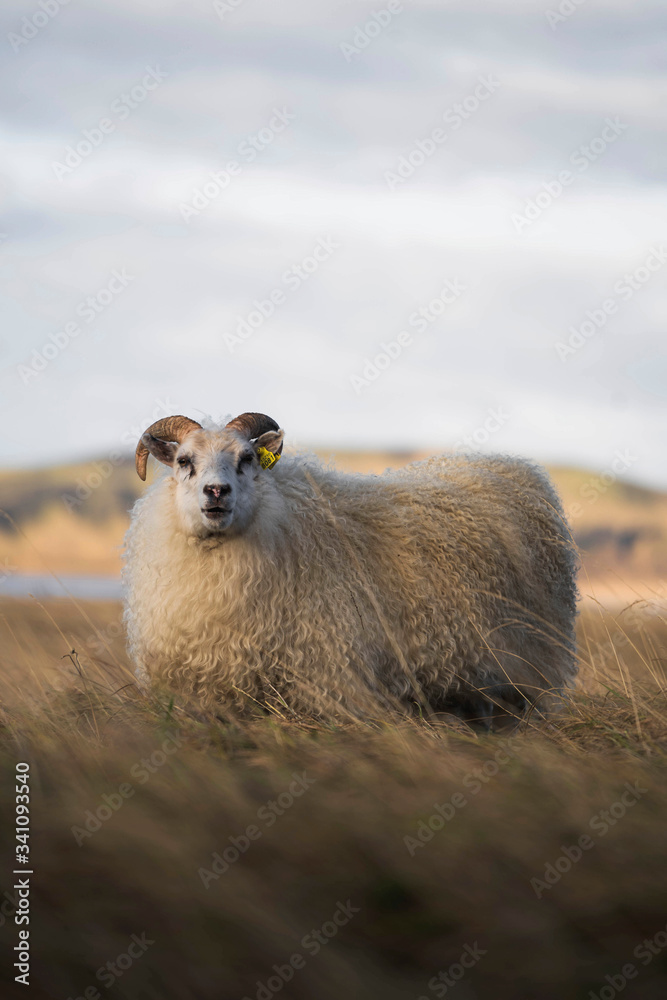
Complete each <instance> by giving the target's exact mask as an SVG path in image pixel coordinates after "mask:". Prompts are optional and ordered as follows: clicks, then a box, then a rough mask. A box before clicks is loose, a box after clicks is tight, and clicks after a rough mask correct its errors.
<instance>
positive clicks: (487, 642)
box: [125, 456, 576, 716]
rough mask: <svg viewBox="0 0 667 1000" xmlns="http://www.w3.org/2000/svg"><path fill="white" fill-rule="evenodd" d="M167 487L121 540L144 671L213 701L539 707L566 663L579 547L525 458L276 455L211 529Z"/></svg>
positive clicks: (325, 709)
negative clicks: (187, 516)
mask: <svg viewBox="0 0 667 1000" xmlns="http://www.w3.org/2000/svg"><path fill="white" fill-rule="evenodd" d="M175 488H176V484H175V482H174V480H173V479H172V478H171V477H168V476H167V477H165V478H164V479H162V480H161V481H159V482H158V483H157V484H156V485H155V486H154V487H152V489H151V490H150V491H149V492H148V494H147V495H146V496H145V497H144V498H143V499H142V500H140V501H139V502H138V504H137V506H136V508H135V511H134V515H133V522H132V526H131V528H130V531H129V533H128V538H127V551H126V569H125V583H126V588H127V612H126V617H127V622H128V628H129V636H130V645H131V652H132V655H133V657H134V659H135V662H136V664H137V667H138V669H139V671H140V672H141V673H143V674H145V675H147V676H148V678H149V679H151V680H155V681H158V682H161V683H166V684H167V685H168V686H170V687H172V688H174V687H175V688H178V689H179V690H181V691H184V692H187V693H192V694H196V695H198V696H200V697H201V698H203V699H204V700H205V702H207V703H208V704H211V705H213V704H225V703H229V702H230V701H232V702H236V703H239V702H246V703H247V702H248V696H250V698H251V699H256V700H257V701H259V702H264V701H266V700H267V699H269V700H271V699H273V700H274V702H275V701H276V696H278V697H279V699H280V700H282V701H283V702H284V703H286V704H287V705H289V706H290V707H291V708H293V709H294V710H295V711H297V712H303V713H316V714H332V713H335V711H336V709H337V708H339V709H340V710H341V711H350V712H352V713H355V714H360V713H365V712H369V711H372V706H373V704H375V705H376V706H377V704H378V702H379V703H380V704H384V705H387V704H394V705H396V704H398V705H402V706H404V707H405V708H406V709H409V707H410V706H413V707H414V706H415V705H416V704H418V703H420V702H421V703H422V706H424V705H425V704H428V705H429V706H430V707H431V708H432V709H434V710H445V711H447V710H452V709H453V710H457V709H459V710H462V711H463V712H464V714H465V713H466V712H467V713H468V714H469V715H472V716H481V715H484V714H485V713H486V711H487V709H488V707H489V705H491V704H496V705H504V706H505V707H508V706H515V707H519V708H520V707H524V706H525V704H526V702H527V703H531V702H538V705H539V706H540V707H542V706H544V708H548V702H549V700H550V696H549V694H548V692H558V691H561V690H562V689H563V688H564V687H566V686H567V685H568V683H570V682H571V681H572V679H573V678H574V676H575V673H576V666H575V656H574V621H575V615H576V606H575V605H576V588H575V582H574V579H575V568H576V558H575V553H574V549H573V546H572V544H571V542H570V539H569V534H568V531H567V528H566V526H565V524H564V520H563V515H562V512H561V508H560V503H559V500H558V498H557V496H556V494H555V492H554V490H553V488H552V486H551V484H550V482H549V480H548V478H547V477H546V474H544V473H543V472H542V471H541V470H539V469H537V468H535V467H534V466H531V465H529V464H528V463H525V462H522V461H518V460H515V459H508V458H482V457H478V456H453V457H439V458H433V459H431V460H429V461H427V462H424V463H418V464H415V465H412V466H409V467H408V468H406V469H403V470H400V471H397V472H388V473H385V474H384V475H382V476H362V475H349V474H343V473H340V472H337V471H334V470H332V469H330V468H328V467H323V466H322V465H321V464H319V463H318V462H317V461H316V460H314V459H313V460H311V459H305V458H302V457H290V456H285V457H283V459H282V461H280V462H279V463H278V464H277V465H276V467H275V468H274V469H272V470H271V472H270V473H262V474H261V477H260V481H259V483H258V490H259V497H260V502H259V507H258V513H257V516H255V518H254V520H253V521H252V523H251V525H250V526H249V528H248V529H247V530H246V531H245V532H244V533H243V534H242V535H240V536H238V537H233V538H222V539H217V538H211V539H206V538H205V539H201V538H193V537H189V536H188V535H186V534H185V533H184V532H183V530H182V529H181V527H180V524H179V519H178V516H177V511H176V505H175V503H174V490H175ZM480 691H483V692H484V693H483V694H479V693H478V692H480ZM524 698H525V699H526V700H525V701H524Z"/></svg>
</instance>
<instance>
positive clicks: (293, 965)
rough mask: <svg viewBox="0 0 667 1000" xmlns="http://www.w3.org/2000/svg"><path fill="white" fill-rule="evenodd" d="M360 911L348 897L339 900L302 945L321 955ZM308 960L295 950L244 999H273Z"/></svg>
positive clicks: (302, 940) (312, 952)
mask: <svg viewBox="0 0 667 1000" xmlns="http://www.w3.org/2000/svg"><path fill="white" fill-rule="evenodd" d="M360 912H361V910H360V908H359V907H358V906H353V905H352V901H351V900H349V899H348V900H347V901H346V902H345V903H342V902H340V900H339V901H338V903H337V904H336V910H335V911H334V913H333V915H332V917H331V919H330V920H325V921H324V923H323V924H322V926H321V927H318V928H313V929H311V930H310V931H309V932H308V934H304V936H303V937H302V938H301V947H302V948H303V950H304V951H305V952H307V953H308V955H310V956H312V957H314V956H315V955H319V953H320V951H321V950H322V948H325V947H326V946H327V945H328V944H329V942H330V941H332V940H333V939H334V938H335V937H336V935H337V934H338V932H339V931H340V929H341V927H345V926H346V924H349V922H350V920H352V918H353V917H354V916H355V915H356V914H357V913H360ZM307 960H308V959H307V957H306V956H305V955H304V954H303V953H302V952H300V951H295V952H294V954H292V955H290V957H289V959H287V961H286V962H285V964H284V965H278V964H276V965H274V966H272V971H273V975H272V976H269V978H268V979H267V980H266V981H265V982H262V980H260V979H258V980H257V991H256V992H255V995H254V997H249V996H248V995H247V994H246V996H244V997H243V1000H271V998H272V997H274V996H275V995H276V993H280V991H281V990H282V989H283V987H284V986H285V984H286V983H289V982H291V981H292V979H294V975H295V973H296V972H299V971H300V970H301V969H304V968H305V967H306V962H307Z"/></svg>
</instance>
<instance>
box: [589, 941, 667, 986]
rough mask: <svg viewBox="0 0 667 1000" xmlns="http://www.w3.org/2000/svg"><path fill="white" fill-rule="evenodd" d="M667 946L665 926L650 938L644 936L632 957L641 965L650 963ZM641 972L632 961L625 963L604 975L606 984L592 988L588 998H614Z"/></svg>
mask: <svg viewBox="0 0 667 1000" xmlns="http://www.w3.org/2000/svg"><path fill="white" fill-rule="evenodd" d="M665 948H667V927H665V928H664V929H663V930H659V931H658V932H657V934H654V935H653V937H652V938H644V940H643V941H642V943H641V944H638V945H637V947H636V948H635V949H634V951H633V952H632V954H633V957H634V958H636V959H638V960H639V961H640V962H641V964H642V965H643V966H647V965H650V964H651V962H652V961H653V959H654V958H656V957H657V956H658V955H660V954H661V953H662V952H663V951H664V950H665ZM640 972H641V970H640V969H638V968H637V966H636V965H635V964H634V963H633V962H626V964H625V965H624V966H623V967H622V968H621V969H620V970H619V971H618V972H617V973H615V974H614V975H606V976H605V977H604V978H605V979H606V981H607V982H606V984H605V985H604V986H602V987H601V988H600V989H599V990H598V992H597V993H595V992H594V991H593V990H591V991H590V993H589V994H588V1000H614V997H616V996H618V994H619V993H620V992H621V991H622V990H624V989H625V987H626V986H627V985H628V983H629V982H630V981H631V980H632V979H636V978H637V977H638V975H639V973H640Z"/></svg>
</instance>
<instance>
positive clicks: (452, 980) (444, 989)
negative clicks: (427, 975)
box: [417, 941, 488, 1000]
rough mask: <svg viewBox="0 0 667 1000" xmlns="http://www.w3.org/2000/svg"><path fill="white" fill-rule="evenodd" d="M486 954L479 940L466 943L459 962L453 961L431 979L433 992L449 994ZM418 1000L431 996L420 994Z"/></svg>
mask: <svg viewBox="0 0 667 1000" xmlns="http://www.w3.org/2000/svg"><path fill="white" fill-rule="evenodd" d="M486 954H488V951H487V949H486V948H480V946H479V943H478V942H477V941H475V942H474V943H473V944H467V945H465V947H464V949H463V951H462V952H461V955H460V957H459V960H458V962H452V964H451V965H450V966H449V967H448V968H447V969H441V971H440V972H439V973H438V974H437V975H436V976H433V978H432V979H429V981H428V988H429V990H430V991H431V993H434V994H435V996H436V997H445V996H447V993H448V992H449V990H451V989H453V988H454V986H456V984H457V983H460V982H461V980H462V979H463V977H464V976H465V974H466V972H468V971H469V970H470V969H472V968H474V967H475V966H476V965H477V963H478V962H479V961H480V959H482V958H484V956H485V955H486ZM417 1000H429V998H428V997H425V996H420V997H418V998H417Z"/></svg>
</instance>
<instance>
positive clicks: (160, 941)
mask: <svg viewBox="0 0 667 1000" xmlns="http://www.w3.org/2000/svg"><path fill="white" fill-rule="evenodd" d="M119 615H120V609H119V608H118V607H117V606H116V605H113V604H100V605H85V606H75V605H74V604H73V603H71V602H66V601H62V602H50V603H49V604H48V605H44V606H40V605H38V604H36V603H35V602H19V601H12V602H9V601H8V602H4V603H2V604H0V650H1V651H0V662H1V666H2V672H3V699H2V703H3V706H4V709H3V712H2V714H1V715H0V746H1V751H2V753H1V756H0V764H1V770H0V773H1V774H2V782H3V792H4V795H3V800H2V804H3V816H4V817H6V820H7V821H6V822H4V823H3V824H2V834H1V835H0V840H1V841H2V845H1V846H2V857H3V859H7V864H6V868H5V870H7V868H9V866H10V865H11V859H12V854H13V827H12V823H11V808H12V805H11V804H12V801H13V768H14V764H15V762H16V761H17V760H28V761H29V762H30V764H31V769H32V774H33V778H32V781H33V800H32V839H31V848H32V852H33V854H32V856H33V861H34V868H35V876H34V877H33V893H32V907H33V920H32V923H31V932H32V933H31V940H32V942H33V982H34V983H35V984H36V985H35V986H34V987H33V988H31V990H30V991H25V990H24V989H23V988H21V992H19V987H15V992H12V986H11V985H10V986H9V987H8V990H7V992H3V994H2V995H3V997H4V996H14V995H16V996H20V995H26V994H27V995H29V996H30V995H31V996H38V997H40V996H45V997H54V998H62V1000H65V998H67V997H72V998H74V997H80V996H84V995H85V994H84V991H85V989H86V987H88V986H90V985H91V984H92V985H95V984H96V985H97V987H98V988H99V991H100V994H101V995H102V996H106V995H107V993H108V994H109V995H110V996H114V995H115V996H117V997H122V998H124V1000H125V998H126V1000H135V998H136V1000H144V998H154V1000H172V998H173V1000H227V998H229V1000H233V998H238V1000H241V998H243V997H250V998H253V1000H254V998H256V997H257V996H258V992H259V996H260V997H263V1000H267V996H268V994H267V993H266V992H264V993H263V992H262V991H261V990H259V987H258V982H259V983H261V984H265V983H266V982H267V980H268V979H269V978H270V977H271V976H275V975H276V972H275V970H274V969H273V966H274V965H277V966H279V967H284V966H285V965H286V963H289V960H290V957H291V956H292V955H294V954H295V953H300V954H301V955H302V956H303V958H304V961H305V965H304V967H303V968H301V969H299V970H298V971H296V972H295V973H294V975H293V978H291V980H290V982H289V983H288V984H287V985H285V986H283V987H282V988H281V990H280V991H279V992H280V995H282V996H284V997H289V998H290V1000H306V998H308V1000H314V998H317V1000H328V998H339V997H341V996H345V997H349V998H357V997H358V998H364V1000H365V998H369V1000H371V998H373V1000H375V998H387V1000H394V998H397V1000H398V998H415V1000H417V998H418V997H428V998H429V1000H430V998H432V997H435V996H443V995H445V994H444V993H442V985H440V986H439V987H438V990H437V991H436V990H434V989H432V988H429V980H432V978H433V977H434V976H436V975H437V974H438V972H439V971H440V970H443V971H444V970H447V969H448V968H449V967H450V966H451V965H452V963H455V962H457V961H458V959H459V957H460V956H461V954H462V952H463V950H464V947H465V946H466V945H470V946H472V947H473V948H474V947H475V943H477V944H478V946H479V948H480V949H482V950H483V951H484V952H485V954H484V955H483V957H481V959H480V960H479V961H478V962H477V963H476V964H475V965H474V967H473V968H471V969H470V970H469V971H467V972H466V974H465V977H464V979H463V981H462V982H461V983H460V984H458V985H457V986H456V988H455V989H453V993H452V995H453V996H455V997H457V998H460V1000H470V998H484V1000H486V998H494V1000H495V998H505V997H508V998H509V997H511V998H519V1000H521V998H526V1000H534V998H538V997H539V998H540V1000H551V998H554V1000H555V998H568V1000H569V998H572V1000H578V998H582V1000H583V998H585V997H586V998H587V997H589V993H590V991H591V990H592V991H593V992H594V995H596V996H598V995H599V991H600V990H601V989H602V988H603V987H604V986H605V985H608V982H607V980H606V979H605V976H615V975H617V974H618V972H619V970H620V969H621V967H622V966H623V965H626V964H627V963H628V962H630V963H633V964H634V965H635V966H636V967H637V969H638V976H637V978H636V979H634V980H632V981H631V982H630V983H629V985H628V986H627V987H626V988H625V990H624V995H625V996H627V997H629V998H630V997H632V998H634V997H636V998H638V1000H652V998H656V1000H657V998H658V997H660V998H662V997H664V996H665V995H667V949H666V950H665V951H664V952H661V953H660V954H657V955H656V956H655V957H653V958H652V960H651V961H650V963H648V964H647V965H644V964H643V963H642V960H641V959H640V958H638V957H636V956H634V955H633V952H634V950H635V949H636V948H637V947H638V946H639V947H641V943H642V941H643V940H644V939H647V938H648V939H653V938H654V937H655V935H656V934H659V933H660V932H661V931H664V929H665V926H666V925H667V867H666V866H665V836H664V831H665V829H667V790H666V789H665V763H666V762H667V713H666V711H665V690H666V685H665V663H666V661H667V622H665V619H664V616H663V615H662V614H661V612H660V609H659V608H657V607H655V606H646V605H645V604H642V605H635V606H633V607H631V608H628V609H626V610H625V611H624V612H623V613H621V614H620V615H611V614H608V613H606V612H604V611H602V610H601V609H596V610H590V609H589V610H587V612H586V614H585V615H584V617H583V618H582V621H581V626H580V646H581V655H582V676H581V685H580V686H579V688H578V689H577V691H576V692H575V693H574V695H573V696H572V698H571V699H570V701H569V702H568V704H567V706H566V707H565V709H564V711H563V714H562V716H561V717H560V718H559V719H558V720H556V721H554V722H552V723H549V724H539V723H537V722H536V721H529V722H528V723H527V724H526V725H525V726H523V728H522V729H521V730H519V731H518V732H516V733H514V734H512V735H508V736H492V737H490V736H486V735H480V734H479V733H476V732H473V731H471V730H468V729H467V728H464V727H456V726H447V725H444V724H442V723H438V724H429V723H428V722H408V721H395V720H394V721H391V720H383V719H376V720H370V721H369V722H368V723H367V724H363V725H362V724H357V725H346V726H326V725H314V724H305V723H298V722H295V721H293V720H287V719H284V718H281V717H280V715H277V714H276V715H273V716H268V717H267V716H259V715H257V716H256V717H254V718H246V719H243V720H240V719H234V718H231V717H220V718H213V717H208V716H206V715H204V714H203V713H201V712H200V711H198V710H197V708H196V706H188V705H181V704H179V703H178V702H176V703H174V702H173V701H172V700H171V699H170V698H169V697H168V696H166V695H165V696H160V695H155V696H151V697H145V696H143V695H141V694H140V693H139V692H138V691H137V690H136V688H135V687H134V686H133V683H132V680H133V678H132V675H131V672H130V671H129V666H128V663H127V660H126V657H125V653H124V643H123V637H122V633H121V629H120V623H119ZM72 650H76V651H77V652H76V655H75V654H73V653H72ZM68 654H69V655H68ZM63 657H64V658H63ZM174 736H176V739H177V744H178V745H176V744H174V743H171V744H167V746H169V747H170V749H173V752H169V753H165V752H164V751H162V752H161V751H160V748H161V747H163V745H164V744H165V740H168V739H169V738H172V737H174ZM156 751H158V756H157V758H152V757H151V755H153V754H154V753H155V752H156ZM160 752H161V753H162V757H164V760H163V761H162V760H161V758H160ZM142 760H143V761H148V763H149V764H151V766H154V765H155V762H156V761H158V760H159V761H160V763H159V765H155V767H154V773H150V772H149V770H147V769H146V767H147V765H146V764H142V763H141V762H142ZM151 761H152V763H151ZM295 773H298V774H303V773H305V775H306V776H307V779H308V780H309V781H312V787H309V788H308V789H307V790H306V791H304V792H303V794H302V795H299V796H295V795H292V794H291V793H289V791H288V789H289V788H290V784H291V783H292V782H293V781H294V778H293V775H294V774H295ZM142 778H145V780H142ZM636 782H638V783H639V787H640V788H641V789H646V791H645V792H643V791H642V792H641V794H639V797H638V800H637V801H636V802H635V803H634V804H633V805H631V806H627V807H626V808H625V814H624V815H622V816H621V817H620V818H618V820H617V821H614V823H613V825H612V824H611V823H609V824H607V829H606V830H604V832H601V829H603V828H601V827H600V822H601V821H600V820H599V819H598V821H597V826H595V827H591V825H590V824H591V820H594V818H595V817H596V815H598V814H600V812H601V811H604V810H610V809H615V811H616V812H619V811H620V810H619V807H614V804H615V803H618V802H619V801H620V797H621V795H622V793H623V792H624V790H625V785H626V783H630V785H634V784H635V783H636ZM128 783H129V784H130V785H131V786H132V789H133V794H132V795H131V796H130V797H129V798H127V800H122V804H121V805H120V808H118V809H117V810H116V811H113V812H112V813H111V815H110V817H109V818H108V819H105V820H104V821H103V822H102V823H101V824H100V829H99V830H97V831H96V832H94V833H93V834H92V835H91V836H85V835H82V834H81V833H78V834H77V836H76V837H75V833H74V832H73V828H78V829H79V830H82V829H84V825H85V822H86V816H87V815H88V816H90V814H91V813H95V812H96V811H97V810H98V809H99V807H100V806H102V805H103V804H104V800H103V799H102V796H103V795H107V796H111V797H113V796H115V795H118V789H119V787H120V786H121V785H127V784H128ZM292 787H294V786H292ZM281 795H282V796H283V799H282V800H280V801H282V802H283V805H284V804H285V803H286V801H287V798H291V799H292V803H291V804H290V805H288V806H286V808H285V809H284V811H283V812H282V814H281V815H276V813H275V812H274V813H273V816H274V821H273V822H272V823H271V824H269V822H268V820H267V819H266V816H267V815H269V816H270V815H272V813H271V811H269V813H268V814H266V813H262V812H261V810H262V809H263V808H264V807H266V804H267V803H269V802H271V801H276V802H277V801H278V797H279V796H281ZM459 796H460V797H462V798H463V800H464V803H463V804H460V803H461V798H459ZM453 797H454V798H453ZM121 798H122V797H121ZM114 801H115V800H114ZM452 801H453V802H454V806H451V807H449V811H450V812H451V811H453V816H452V818H451V819H448V820H447V821H446V822H444V825H443V828H442V829H440V830H438V831H437V832H435V833H433V835H432V839H430V840H429V842H428V843H425V844H423V846H416V841H414V840H412V841H410V840H408V841H407V842H406V837H408V838H415V837H416V835H417V832H418V831H419V830H420V829H421V830H422V831H425V830H426V829H427V828H426V827H425V826H424V823H425V821H428V820H429V818H430V817H432V816H433V815H434V808H435V805H436V804H438V805H441V806H442V807H443V810H442V811H443V812H445V814H447V813H448V807H447V805H446V804H447V803H451V802H452ZM278 808H280V806H278ZM270 809H271V807H269V810H270ZM258 811H259V812H260V817H258ZM262 817H263V818H262ZM612 817H613V813H612ZM420 824H421V825H420ZM433 825H435V826H437V825H438V823H437V822H435V823H434V824H433ZM249 826H255V827H257V829H258V830H259V831H260V836H259V838H258V839H257V840H255V841H250V840H249V841H248V849H247V850H246V851H245V852H243V853H242V854H241V856H240V857H239V858H238V860H237V861H236V862H235V863H233V864H231V865H230V866H229V869H228V870H227V871H226V872H224V873H223V874H221V875H220V876H219V877H218V878H215V879H211V880H210V884H209V886H208V887H205V886H204V884H203V882H202V878H201V876H200V874H199V870H200V869H202V868H205V869H207V870H208V871H211V866H212V857H213V854H214V852H218V853H222V852H223V851H224V850H225V849H228V848H230V847H231V842H230V838H231V837H235V838H237V844H239V843H240V844H243V841H242V840H241V841H239V840H238V838H240V837H243V836H244V831H246V830H247V828H248V827H249ZM584 833H588V834H589V835H590V836H591V837H592V839H593V841H594V847H592V848H591V849H590V850H588V851H586V852H584V853H583V854H582V857H581V860H579V861H577V862H576V863H575V864H574V865H572V867H571V870H569V871H567V872H565V873H564V874H562V877H561V878H560V880H559V881H558V882H557V883H556V884H554V885H553V886H551V887H549V888H545V889H543V890H540V893H541V898H538V895H537V893H536V891H535V888H534V885H531V879H535V878H541V879H544V876H545V866H546V865H547V863H552V864H554V863H555V862H556V861H557V859H558V858H559V857H560V856H562V854H563V846H566V847H570V846H571V845H574V844H576V842H577V838H579V837H580V836H581V835H582V834H584ZM77 837H78V839H79V840H80V841H81V843H80V845H79V844H78V843H77ZM5 879H6V886H5V887H1V886H0V893H1V892H2V889H3V888H6V889H7V890H10V887H11V876H9V875H6V876H5ZM538 889H539V887H538ZM10 896H11V892H10ZM347 900H350V901H351V904H352V906H353V907H357V908H358V911H359V912H358V913H355V914H354V915H353V916H352V917H351V919H349V922H347V923H346V924H345V925H344V926H342V927H341V928H340V929H339V930H338V932H337V933H336V936H335V937H334V938H333V939H332V940H331V941H330V942H329V943H327V944H326V945H325V946H323V947H321V950H320V951H319V953H318V954H317V955H314V954H312V950H313V947H314V946H312V945H310V944H309V945H308V946H306V945H305V944H304V943H303V941H304V936H305V935H307V934H309V933H310V931H311V929H314V928H321V927H322V925H323V924H324V923H325V922H328V921H331V919H332V917H333V915H334V913H335V912H336V910H337V907H338V903H339V901H341V902H343V903H346V902H347ZM9 909H11V904H9ZM0 922H1V923H2V926H1V927H0V935H2V937H3V943H4V944H5V946H6V947H5V948H3V960H4V962H5V968H4V970H3V972H4V978H5V979H6V980H7V982H8V983H10V984H11V981H12V978H13V974H12V972H11V968H10V966H11V962H12V961H13V959H11V958H9V956H10V955H11V948H12V947H13V945H14V943H15V941H16V928H15V926H14V924H13V922H12V920H11V919H8V920H4V919H3V918H1V917H0ZM333 926H334V925H333V924H332V925H331V927H333ZM144 932H145V933H146V934H147V936H148V939H150V940H152V941H154V944H152V945H151V946H150V947H149V948H148V950H147V951H146V953H145V954H144V955H143V956H142V957H140V958H138V959H137V960H136V961H135V962H134V963H133V964H132V966H131V967H130V968H129V969H128V970H127V971H126V972H124V973H123V976H122V978H120V979H118V980H117V981H116V982H115V984H114V985H113V986H111V988H110V989H109V990H107V989H106V987H105V985H103V984H102V983H101V982H100V981H99V980H98V979H96V972H97V970H99V969H100V967H102V966H104V965H105V963H107V962H113V961H114V959H115V957H116V956H117V955H119V954H121V953H123V952H126V950H127V946H128V943H129V941H130V937H131V935H132V934H137V935H139V936H141V935H142V934H143V933H144ZM325 933H326V932H325ZM306 940H308V941H311V940H312V939H306ZM324 940H327V938H326V937H325V938H324ZM642 954H643V953H642ZM105 982H106V980H105ZM276 982H278V980H277V981H276ZM273 985H274V986H275V985H276V983H275V982H274V984H273ZM435 985H438V984H435ZM40 991H41V992H40ZM449 993H450V989H449V988H448V990H447V995H449ZM605 996H609V994H605Z"/></svg>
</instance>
